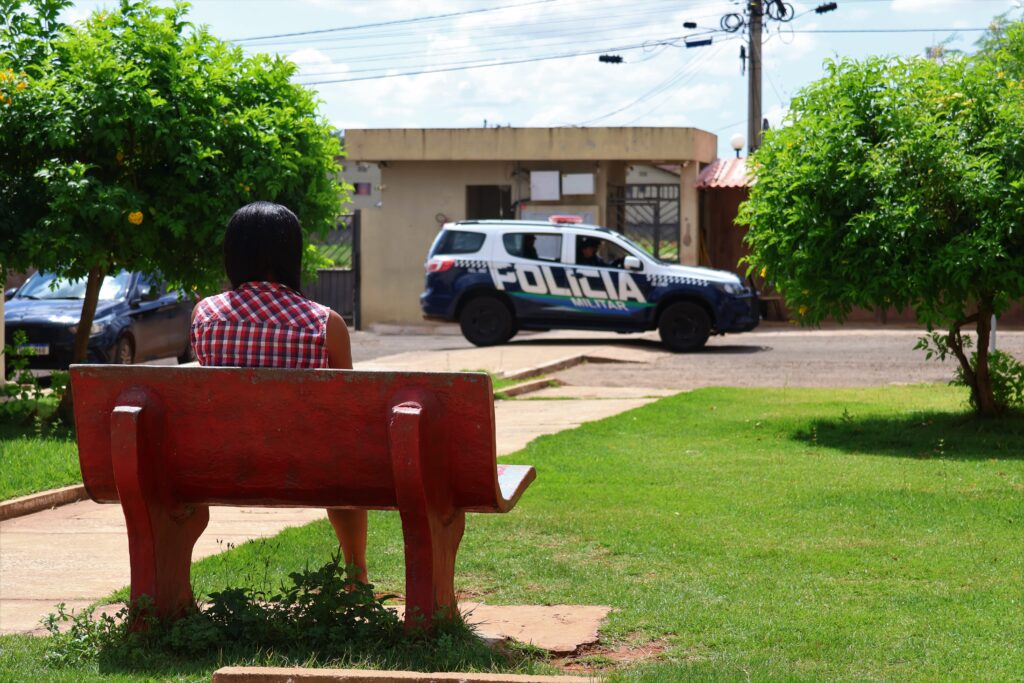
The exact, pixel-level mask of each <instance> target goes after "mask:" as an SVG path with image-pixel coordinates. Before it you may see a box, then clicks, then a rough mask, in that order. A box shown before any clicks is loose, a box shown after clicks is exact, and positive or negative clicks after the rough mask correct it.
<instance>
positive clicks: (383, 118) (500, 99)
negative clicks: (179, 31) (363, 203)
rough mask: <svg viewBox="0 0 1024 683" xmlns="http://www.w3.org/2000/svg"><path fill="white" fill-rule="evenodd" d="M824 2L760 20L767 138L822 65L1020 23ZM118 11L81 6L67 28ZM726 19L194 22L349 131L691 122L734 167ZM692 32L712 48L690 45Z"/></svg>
mask: <svg viewBox="0 0 1024 683" xmlns="http://www.w3.org/2000/svg"><path fill="white" fill-rule="evenodd" d="M158 4H161V5H166V4H170V2H164V1H163V0H160V2H159V3H158ZM819 4H821V2H802V1H799V0H791V4H790V3H787V5H789V7H790V8H791V9H790V10H789V11H788V16H789V17H791V19H790V20H789V21H778V20H774V19H772V18H766V27H765V35H764V48H763V55H764V58H763V73H764V78H763V86H762V87H763V94H762V108H763V112H764V116H765V117H767V118H768V120H769V124H770V125H771V126H773V127H775V126H778V125H779V124H780V122H781V121H782V119H783V117H784V115H785V112H786V111H787V107H788V104H789V101H790V99H791V97H792V96H793V95H794V94H796V93H797V92H798V91H799V90H800V89H801V88H802V87H804V86H806V85H807V84H809V83H811V82H813V81H815V80H817V79H818V78H821V76H822V75H823V73H824V70H823V64H824V62H825V61H826V60H828V59H834V58H841V57H850V58H858V59H859V58H864V57H867V56H870V55H894V56H895V55H900V56H911V55H923V54H924V52H925V49H926V48H927V47H928V46H932V45H937V44H940V43H944V44H945V45H946V47H947V48H949V49H959V50H963V51H965V52H970V51H972V50H973V49H974V43H975V41H976V40H977V39H978V37H979V36H980V35H981V33H980V32H979V31H977V30H975V29H984V28H985V27H986V26H988V24H989V23H990V21H991V20H992V18H993V17H995V16H996V15H998V14H1001V13H1003V12H1006V11H1011V16H1013V17H1015V18H1020V17H1021V0H837V4H838V8H837V9H836V10H835V11H832V12H828V13H825V14H818V13H816V12H815V11H814V10H815V7H817V6H818V5H819ZM114 6H116V2H112V1H111V0H78V1H77V2H76V3H75V5H74V6H73V7H71V8H69V9H68V10H67V11H66V13H65V20H67V21H77V20H80V19H82V18H84V17H86V16H87V15H88V14H89V13H91V12H93V11H96V10H99V9H104V8H110V7H114ZM735 13H742V3H741V2H739V0H195V1H194V2H193V3H192V9H191V11H190V13H189V18H190V20H191V21H192V22H193V23H195V24H205V25H207V26H208V27H209V29H210V30H211V31H212V33H213V34H214V35H216V36H217V37H219V38H222V39H224V40H229V41H232V42H235V43H237V44H239V45H241V46H242V47H243V48H244V49H245V50H246V51H247V52H253V53H255V52H270V53H276V54H280V55H282V56H284V57H287V58H288V59H290V60H292V61H293V62H295V63H296V65H297V66H298V70H297V72H296V76H295V79H294V80H295V81H296V82H297V83H302V84H308V87H310V88H314V89H315V90H316V91H317V92H318V95H319V98H320V99H321V101H322V105H321V113H322V114H323V115H324V117H326V118H327V119H328V120H329V121H330V122H331V123H332V124H333V125H334V126H336V127H337V128H339V129H342V130H344V129H348V128H477V127H481V126H484V125H488V126H495V125H501V126H507V125H511V126H516V127H549V126H551V127H556V126H594V127H597V126H614V127H618V126H692V127H696V128H700V129H702V130H706V131H710V132H712V133H714V134H716V135H717V136H718V141H719V155H720V156H731V155H732V154H733V152H732V151H731V148H730V146H729V140H730V137H731V136H732V135H734V134H735V133H742V134H745V133H746V117H747V78H746V77H745V76H744V75H743V74H742V72H741V69H742V62H741V59H740V48H741V46H744V45H745V43H746V31H745V29H740V30H739V31H737V32H734V33H729V32H727V31H723V30H721V29H720V26H721V24H720V22H721V19H722V17H723V16H725V15H729V14H735ZM690 21H692V22H696V23H697V28H696V29H687V28H684V27H683V22H690ZM908 30H912V31H908ZM288 34H293V35H288ZM294 34H299V35H294ZM687 36H693V37H696V36H700V37H703V38H707V37H710V38H711V39H712V41H713V42H712V44H711V45H710V46H704V47H686V42H687V40H686V37H687ZM601 54H609V55H619V56H621V57H622V60H623V61H622V63H619V64H614V63H603V62H601V61H599V59H598V57H599V55H601ZM503 62H505V64H501V63H503ZM508 62H513V63H508ZM484 65H487V66H484ZM467 67H471V68H467Z"/></svg>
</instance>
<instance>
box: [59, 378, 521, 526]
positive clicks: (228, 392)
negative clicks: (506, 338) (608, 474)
mask: <svg viewBox="0 0 1024 683" xmlns="http://www.w3.org/2000/svg"><path fill="white" fill-rule="evenodd" d="M71 385H72V391H73V397H74V405H75V422H76V425H77V429H78V446H79V461H80V463H81V467H82V478H83V481H84V482H85V486H86V488H87V489H88V491H89V495H90V496H91V497H92V498H93V500H96V501H97V502H117V500H118V494H117V488H116V486H115V483H114V473H113V467H112V464H111V448H110V445H111V436H110V425H111V413H112V412H113V410H114V408H115V407H117V406H122V405H134V406H141V407H142V408H143V410H142V413H141V424H142V427H141V432H142V434H141V438H140V441H141V442H142V444H143V448H144V450H145V457H146V458H149V459H155V460H153V461H154V462H158V463H159V465H158V466H159V467H160V469H161V472H160V475H161V477H162V479H163V484H162V487H163V488H164V490H165V491H166V494H167V495H170V496H172V497H173V498H174V500H175V501H177V502H181V503H194V504H209V505H218V504H219V505H294V506H309V507H319V506H331V505H351V506H359V507H370V508H381V509H394V508H395V507H396V500H395V486H394V481H393V475H392V464H391V457H390V455H389V446H388V439H389V436H388V420H389V418H390V415H391V410H392V408H393V407H394V406H395V405H398V404H401V403H405V402H408V401H415V402H417V403H419V404H420V405H422V406H423V424H422V426H421V434H422V438H421V443H422V444H423V446H422V447H423V448H424V449H427V450H429V453H428V454H426V456H425V460H424V462H427V463H430V466H431V467H434V468H440V469H442V470H446V472H445V473H444V477H443V478H444V479H447V480H448V482H449V486H450V491H451V496H452V498H451V500H452V503H453V504H454V506H455V507H456V508H460V509H463V510H474V511H479V512H497V511H503V510H504V509H507V508H508V507H509V505H508V502H509V501H507V500H506V499H505V498H503V497H502V495H501V492H500V490H499V487H498V471H497V466H496V461H495V457H496V454H495V441H494V439H495V437H494V403H493V397H492V392H491V381H490V378H489V377H488V376H487V375H486V374H483V373H422V372H365V371H354V370H277V369H262V368H260V369H256V368H198V367H159V366H100V365H81V366H73V367H72V369H71ZM516 497H518V496H516ZM512 504H513V505H514V502H513V503H512Z"/></svg>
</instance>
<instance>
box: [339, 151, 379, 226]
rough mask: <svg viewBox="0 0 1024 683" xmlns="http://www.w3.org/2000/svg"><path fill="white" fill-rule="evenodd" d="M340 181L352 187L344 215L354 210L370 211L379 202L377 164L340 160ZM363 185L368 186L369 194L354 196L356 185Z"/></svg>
mask: <svg viewBox="0 0 1024 683" xmlns="http://www.w3.org/2000/svg"><path fill="white" fill-rule="evenodd" d="M341 163H342V171H341V179H342V180H344V181H345V182H346V183H349V184H350V185H352V190H351V193H350V195H349V204H348V206H346V207H345V211H346V213H349V212H351V211H354V210H356V209H372V208H374V207H376V206H377V204H378V203H379V202H380V200H381V186H380V166H378V165H377V164H372V163H367V162H359V161H349V160H348V159H343V160H342V162H341ZM361 183H365V184H367V185H369V186H370V194H363V195H359V194H356V191H357V188H356V185H357V184H361Z"/></svg>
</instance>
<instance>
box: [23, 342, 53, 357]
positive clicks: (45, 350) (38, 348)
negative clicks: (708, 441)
mask: <svg viewBox="0 0 1024 683" xmlns="http://www.w3.org/2000/svg"><path fill="white" fill-rule="evenodd" d="M18 352H19V353H22V354H27V355H32V356H49V355H50V345H49V344H22V345H21V346H19V347H18Z"/></svg>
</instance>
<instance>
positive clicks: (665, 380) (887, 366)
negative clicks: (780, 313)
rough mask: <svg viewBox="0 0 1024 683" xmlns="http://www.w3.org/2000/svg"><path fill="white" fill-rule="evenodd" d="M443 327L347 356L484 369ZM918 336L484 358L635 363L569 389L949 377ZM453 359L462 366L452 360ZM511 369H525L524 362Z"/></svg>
mask: <svg viewBox="0 0 1024 683" xmlns="http://www.w3.org/2000/svg"><path fill="white" fill-rule="evenodd" d="M449 327H450V331H451V332H452V333H449V334H430V335H423V334H419V335H415V334H397V335H396V334H374V333H370V332H355V333H353V335H352V353H353V356H354V357H355V359H356V361H357V363H358V362H359V361H368V360H370V359H373V358H377V357H379V356H390V355H393V354H403V356H404V359H410V358H414V357H415V356H416V354H418V353H421V352H424V351H433V352H437V351H451V353H448V354H435V353H432V354H429V355H430V356H431V357H433V358H435V359H444V362H443V364H442V365H441V366H439V367H436V368H434V369H437V370H467V369H475V368H477V367H481V368H482V367H485V366H484V365H480V363H479V361H475V360H471V359H474V358H475V357H476V354H474V353H469V352H467V351H465V350H468V349H472V348H473V347H472V346H471V345H470V344H469V343H468V342H466V341H465V340H464V339H463V338H462V337H461V336H460V335H458V334H457V333H455V332H456V331H457V329H458V328H457V327H455V326H454V325H452V326H449ZM442 329H444V328H442ZM921 334H922V333H921V331H919V330H911V329H875V328H862V329H855V328H850V329H847V328H834V329H823V330H802V329H797V328H792V327H789V326H783V325H777V326H762V327H761V328H759V329H758V330H755V331H754V332H748V333H745V334H736V335H727V336H723V337H712V338H711V339H710V340H709V341H708V345H707V348H705V349H704V350H703V351H701V352H698V353H690V354H673V353H667V352H665V351H664V350H663V348H662V347H661V345H660V344H659V343H658V336H657V334H656V333H648V334H643V335H620V334H614V333H596V332H572V331H558V332H543V333H530V334H522V335H518V336H516V337H515V338H514V339H513V340H512V341H511V342H509V343H508V344H505V345H503V346H500V347H493V349H491V353H492V354H493V355H494V357H495V358H498V357H501V356H504V357H506V358H517V359H529V358H530V357H531V356H535V357H536V359H537V363H540V362H544V361H545V360H548V359H550V358H552V357H555V356H558V355H566V356H568V355H573V354H580V353H582V354H588V353H591V352H595V351H597V350H598V349H600V350H602V351H606V350H607V349H608V348H609V346H611V347H614V348H615V349H618V350H619V351H620V355H622V356H623V357H627V356H629V355H632V356H635V357H637V359H638V360H641V359H642V360H643V362H638V363H588V364H585V365H581V366H578V367H575V368H572V369H569V370H566V371H563V372H560V373H558V374H557V377H558V378H559V379H561V380H563V381H565V382H567V383H569V384H571V385H576V386H585V387H602V386H603V387H639V388H644V387H646V388H658V389H678V390H685V389H693V388H697V387H702V386H819V387H820V386H878V385H884V384H892V383H921V382H946V381H948V380H949V379H950V377H952V375H953V370H954V368H955V365H956V363H955V361H953V360H948V361H946V362H945V363H939V362H937V361H935V360H931V361H928V360H926V359H925V357H924V354H923V353H922V352H920V351H915V350H914V344H915V343H916V341H917V339H918V337H920V336H921ZM997 341H998V345H999V348H1000V349H1002V350H1005V351H1009V352H1010V353H1012V354H1014V355H1016V356H1017V357H1019V358H1024V332H1022V331H1018V330H1014V331H1000V332H999V333H998V335H997ZM559 348H561V349H562V350H561V351H560V352H559V350H558V349H559ZM427 355H428V354H424V356H427ZM448 358H451V359H452V360H450V361H449V360H448ZM460 358H462V359H463V360H456V359H460ZM474 362H475V363H476V365H473V363H474ZM452 363H454V364H455V365H459V363H463V364H465V363H470V365H471V366H472V367H470V365H467V366H465V367H462V366H460V367H454V366H453V365H452ZM519 364H520V365H529V364H530V363H529V362H526V361H525V360H524V361H521V362H520V363H519ZM410 369H412V368H411V367H410ZM417 369H421V368H417ZM422 369H426V368H422Z"/></svg>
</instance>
